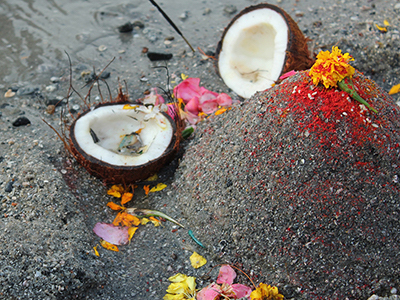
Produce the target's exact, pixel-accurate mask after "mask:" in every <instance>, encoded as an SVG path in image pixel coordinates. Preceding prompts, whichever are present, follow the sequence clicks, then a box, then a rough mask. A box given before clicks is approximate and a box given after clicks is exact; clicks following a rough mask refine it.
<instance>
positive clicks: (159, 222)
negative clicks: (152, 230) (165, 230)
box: [149, 217, 161, 227]
mask: <svg viewBox="0 0 400 300" xmlns="http://www.w3.org/2000/svg"><path fill="white" fill-rule="evenodd" d="M149 219H150V221H151V222H152V223H153V224H154V226H155V227H157V226H160V225H161V221H160V220H157V219H156V218H154V217H150V218H149Z"/></svg>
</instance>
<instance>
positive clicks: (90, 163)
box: [67, 101, 181, 184]
mask: <svg viewBox="0 0 400 300" xmlns="http://www.w3.org/2000/svg"><path fill="white" fill-rule="evenodd" d="M123 103H124V102H121V101H116V102H110V103H103V104H99V105H97V106H96V107H95V109H97V108H99V107H103V106H109V105H116V104H123ZM125 103H129V104H132V102H125ZM89 111H91V110H87V111H85V112H84V113H82V114H81V115H80V116H79V117H78V118H76V119H75V120H74V122H73V123H72V125H71V127H70V129H69V145H68V146H69V147H68V148H67V149H68V150H69V152H70V153H71V154H72V155H73V156H74V158H75V159H76V160H77V161H78V163H79V164H80V165H82V166H83V167H84V168H85V169H86V170H87V171H88V172H89V173H90V174H91V175H93V176H96V177H98V178H101V179H103V181H104V183H106V184H114V183H125V184H129V183H134V182H139V181H143V180H146V179H147V178H149V177H150V176H152V175H154V174H156V173H157V172H158V171H159V170H160V169H161V168H162V167H163V166H164V165H166V164H167V163H169V162H170V161H172V160H173V158H174V156H175V154H176V153H177V152H178V150H179V144H180V140H181V128H180V126H177V125H176V123H175V121H174V120H172V118H171V117H170V116H169V115H168V114H166V113H163V114H164V116H165V117H166V118H167V119H168V120H169V122H170V123H171V124H172V128H173V132H174V134H173V136H172V139H171V142H170V144H169V145H168V147H167V149H166V150H165V151H164V153H163V154H162V155H161V156H159V157H157V158H156V159H154V160H151V161H149V162H148V163H146V164H143V165H139V166H115V165H111V164H109V163H105V162H104V161H101V160H99V159H97V158H95V157H93V156H91V155H89V154H87V153H85V152H84V151H83V150H82V149H81V148H80V146H79V144H78V142H77V141H76V139H75V135H74V128H75V124H76V122H77V120H79V118H82V117H84V116H85V115H86V114H87V113H88V112H89Z"/></svg>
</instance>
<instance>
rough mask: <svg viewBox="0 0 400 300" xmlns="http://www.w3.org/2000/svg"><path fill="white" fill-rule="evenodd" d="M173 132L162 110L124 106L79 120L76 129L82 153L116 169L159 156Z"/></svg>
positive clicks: (100, 109) (92, 112)
mask: <svg viewBox="0 0 400 300" xmlns="http://www.w3.org/2000/svg"><path fill="white" fill-rule="evenodd" d="M125 108H126V107H125ZM173 131H174V129H173V127H172V124H171V123H170V121H169V119H168V118H167V117H166V116H165V115H164V114H162V113H161V112H160V111H159V109H153V110H152V107H150V108H146V107H144V106H137V108H135V109H124V105H108V106H102V107H99V108H96V109H94V110H92V111H90V112H88V113H86V114H85V115H83V116H82V117H81V118H79V119H78V120H77V121H76V123H75V127H74V135H75V139H76V142H77V143H78V145H79V147H80V150H81V151H84V152H85V153H86V154H87V155H90V156H92V157H94V158H96V159H98V160H100V161H103V162H105V163H108V164H111V165H115V166H139V165H143V164H145V163H147V162H149V161H151V160H154V159H156V158H158V157H160V156H161V155H162V154H163V153H164V152H165V150H166V149H167V148H168V146H169V144H170V143H171V139H172V137H173V134H174V132H173ZM124 138H125V139H124Z"/></svg>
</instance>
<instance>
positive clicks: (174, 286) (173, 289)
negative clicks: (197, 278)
mask: <svg viewBox="0 0 400 300" xmlns="http://www.w3.org/2000/svg"><path fill="white" fill-rule="evenodd" d="M187 288H188V286H187V284H186V283H185V282H184V281H183V282H173V283H171V284H170V285H169V286H168V288H167V293H171V294H183V293H184V292H185V291H186V290H187Z"/></svg>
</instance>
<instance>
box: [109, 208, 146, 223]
mask: <svg viewBox="0 0 400 300" xmlns="http://www.w3.org/2000/svg"><path fill="white" fill-rule="evenodd" d="M112 224H113V225H114V226H126V227H131V226H138V225H139V224H140V219H139V218H138V217H136V216H134V215H131V214H128V213H127V212H125V211H121V212H119V213H118V215H117V216H116V217H115V219H114V221H113V222H112Z"/></svg>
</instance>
